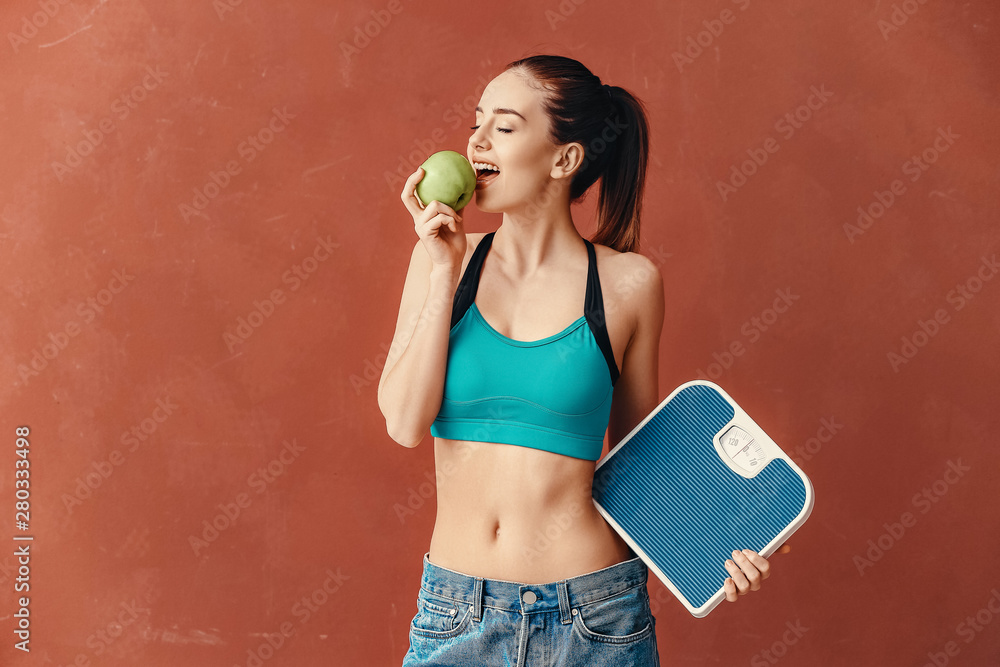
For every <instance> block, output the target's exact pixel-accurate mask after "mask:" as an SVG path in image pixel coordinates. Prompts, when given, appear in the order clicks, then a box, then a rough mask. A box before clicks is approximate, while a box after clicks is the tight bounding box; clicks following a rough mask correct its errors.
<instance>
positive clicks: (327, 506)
mask: <svg viewBox="0 0 1000 667" xmlns="http://www.w3.org/2000/svg"><path fill="white" fill-rule="evenodd" d="M46 10H47V11H48V12H49V14H46ZM907 11H909V13H907ZM726 12H728V13H726ZM998 16H1000V11H998V9H997V6H996V4H995V3H993V2H990V1H989V0H976V1H973V2H963V3H945V2H938V1H931V2H917V1H916V0H906V1H905V2H898V1H897V2H888V1H886V2H881V3H880V2H875V3H870V2H866V3H862V2H856V1H853V0H852V1H850V2H839V3H819V2H812V3H806V2H791V1H779V2H767V3H766V2H759V1H757V0H751V1H750V2H729V1H728V0H726V1H722V0H719V1H715V2H706V3H688V4H686V5H685V4H682V3H653V2H643V3H638V2H616V3H602V2H597V1H596V0H590V1H589V2H581V1H580V0H577V1H576V2H571V1H570V0H563V1H562V2H561V3H559V2H556V1H555V0H553V1H552V2H549V3H533V2H512V3H487V4H481V3H476V4H469V3H446V2H420V3H418V2H413V1H412V0H402V1H399V0H393V1H392V2H381V1H376V2H373V3H364V2H353V1H352V2H336V3H329V2H298V3H279V4H278V5H274V4H272V3H262V2H254V1H251V0H246V1H243V2H237V0H216V1H215V2H212V1H209V0H204V1H202V2H195V3H190V2H188V3H181V2H176V1H175V2H169V1H168V2H137V1H136V0H123V1H121V2H104V1H103V0H87V1H85V2H84V1H81V2H77V1H71V2H66V3H60V2H59V1H58V0H31V1H26V0H16V1H14V2H8V3H5V4H4V6H3V8H2V9H0V27H2V29H3V32H4V33H5V34H6V35H7V39H6V41H7V44H6V45H5V46H4V47H3V48H5V52H4V55H3V57H2V58H0V71H2V73H3V76H2V83H0V86H2V88H0V119H2V126H0V132H2V135H3V141H2V146H3V149H4V152H5V155H4V159H3V160H2V161H0V206H2V208H0V253H2V257H0V286H2V289H0V308H2V314H3V316H2V318H0V372H2V373H3V376H2V382H0V414H2V416H3V425H2V431H0V433H2V434H3V436H2V438H0V443H2V445H3V446H0V456H2V461H0V466H2V468H0V469H2V470H3V471H5V472H4V474H3V475H2V476H0V499H2V502H0V517H2V519H0V528H2V533H0V539H5V540H7V541H8V545H9V546H8V547H6V548H3V549H2V550H0V554H3V555H0V584H2V591H3V593H2V594H0V605H2V606H0V628H2V630H3V631H2V633H0V637H3V638H4V639H3V643H2V646H0V663H3V664H18V665H20V664H25V665H69V664H73V663H74V661H76V664H81V665H82V664H88V663H89V664H93V665H149V666H152V665H157V666H159V665H164V666H165V665H222V666H227V667H228V666H229V665H237V664H238V665H247V664H255V662H254V660H252V659H251V657H250V653H253V652H259V653H260V654H262V655H264V656H265V657H266V656H269V655H270V657H269V659H268V660H266V661H265V664H269V665H296V666H307V665H331V664H338V665H377V666H381V665H394V664H395V665H398V664H399V662H400V660H401V658H402V656H403V654H404V653H405V651H406V648H407V630H408V623H409V620H410V618H411V617H412V615H413V614H414V613H415V611H416V607H415V598H416V592H417V587H418V585H419V576H420V566H421V556H422V554H423V553H424V551H425V549H426V547H427V545H428V540H429V537H430V532H431V528H432V523H433V518H434V510H433V508H434V498H433V494H432V492H430V485H429V484H428V483H427V482H428V480H430V479H433V471H434V461H433V450H432V447H431V446H430V445H431V438H430V436H429V434H428V438H427V440H425V442H424V443H422V444H421V446H420V447H418V448H417V449H413V450H410V449H405V448H403V447H400V446H398V445H396V444H395V443H394V442H393V441H392V440H390V439H389V438H388V436H387V435H386V432H385V425H384V422H383V420H382V417H381V414H380V413H379V410H378V406H377V403H376V386H377V381H378V377H379V373H380V371H381V365H382V363H383V362H384V359H385V356H384V355H385V351H386V349H387V347H388V344H389V342H390V340H391V338H392V331H393V326H394V324H395V318H396V309H397V308H398V305H399V297H400V293H401V290H402V284H403V278H404V275H405V271H406V265H407V259H408V256H409V252H410V249H411V248H412V246H413V242H414V240H415V236H414V234H413V232H412V227H411V224H412V223H411V221H410V219H409V217H408V215H407V214H406V212H405V210H404V209H403V207H402V205H401V203H400V201H399V198H398V196H399V192H400V190H401V187H402V181H403V178H404V177H405V175H407V174H409V173H410V172H412V171H413V169H414V168H415V167H416V165H417V164H419V163H420V162H421V161H422V160H423V159H424V157H426V155H427V154H429V153H430V152H433V151H435V150H441V149H445V148H449V149H454V150H459V151H460V152H464V150H465V145H466V142H467V138H468V134H469V130H468V129H467V126H468V125H471V124H473V123H474V119H473V115H472V108H473V107H474V106H475V104H476V102H478V100H479V95H480V93H481V91H482V88H483V86H484V85H485V83H486V82H488V81H489V80H490V79H491V78H492V77H493V76H495V75H496V74H497V73H499V71H500V69H501V68H502V66H503V65H504V64H505V63H506V62H508V61H510V60H513V59H515V58H517V57H520V56H522V55H527V54H529V53H535V52H542V53H545V52H552V53H559V54H564V55H569V56H572V57H576V58H578V59H580V60H581V61H582V62H584V64H586V65H588V66H589V67H590V68H591V69H592V71H594V73H596V74H597V75H598V76H600V77H602V79H604V80H605V81H607V82H610V83H613V84H617V85H621V86H624V87H626V88H628V89H629V90H631V91H633V92H634V93H635V94H636V95H638V96H639V97H640V98H642V99H643V100H644V102H645V103H646V104H647V106H648V108H649V110H650V121H651V127H652V133H653V139H652V141H653V145H652V156H651V163H650V174H649V182H648V191H647V198H646V203H645V213H644V226H643V230H642V233H643V236H642V246H641V248H640V251H641V252H643V253H644V254H646V255H647V256H649V257H650V258H651V259H653V260H654V261H655V262H657V264H658V266H659V268H660V270H661V272H662V274H663V277H664V283H665V289H666V305H667V316H666V322H665V326H664V333H663V338H662V343H661V357H660V359H661V360H660V364H661V366H660V386H661V394H662V395H663V396H666V395H667V394H668V393H669V392H670V390H671V389H673V388H674V387H676V386H677V385H679V384H681V383H682V382H685V381H687V380H690V379H693V378H695V377H698V376H699V375H701V376H702V377H705V378H707V379H712V380H714V381H715V382H717V383H719V384H720V385H721V386H723V387H724V388H725V389H726V390H727V391H728V392H729V393H730V394H731V395H732V396H733V397H734V398H735V399H736V400H737V401H738V402H740V404H741V405H742V406H743V407H744V408H745V409H746V410H747V411H748V412H749V413H750V414H751V415H752V416H753V417H754V419H755V420H756V421H757V422H758V423H759V424H760V425H761V426H762V427H763V428H764V429H765V430H766V431H768V433H769V434H770V435H771V436H772V437H773V438H774V439H775V441H777V442H778V443H779V444H780V445H782V446H783V447H784V448H785V449H786V451H788V452H789V453H792V455H793V456H794V457H795V458H796V459H797V460H798V461H799V464H800V466H801V467H802V468H803V469H804V470H805V471H806V473H807V474H808V475H809V476H810V477H811V479H812V481H813V483H814V485H815V489H816V507H815V510H814V512H813V515H812V517H811V518H810V519H809V521H808V522H807V523H806V525H805V527H804V528H803V529H802V530H801V531H800V532H799V533H798V534H796V535H795V536H793V538H792V539H791V540H790V543H791V545H792V551H791V553H789V554H786V555H775V556H773V557H772V563H773V565H774V574H773V576H772V577H771V578H770V579H769V580H768V581H767V582H766V583H765V590H763V591H761V592H758V593H755V594H752V595H750V596H748V597H747V598H744V599H742V600H740V602H739V603H737V604H734V605H729V604H723V605H722V607H721V608H719V609H717V610H716V611H714V612H713V613H712V614H711V615H710V616H709V617H708V618H707V619H704V620H697V619H694V618H692V617H691V616H689V615H688V614H687V613H686V612H685V611H684V610H683V608H682V607H681V606H680V604H679V603H678V602H677V601H676V600H675V599H674V598H673V597H672V596H671V595H670V594H669V593H668V592H667V591H666V589H665V588H664V587H663V586H662V585H661V584H660V583H659V582H658V581H656V580H655V578H654V579H651V581H650V584H649V587H650V593H651V595H652V597H653V606H654V609H653V611H654V613H655V614H656V616H657V619H658V625H657V628H658V639H659V646H660V652H661V655H662V656H663V664H664V665H735V664H751V665H754V664H756V665H761V664H772V663H771V661H769V660H768V656H766V655H765V654H764V653H763V651H765V650H768V651H772V652H773V653H772V654H770V655H772V657H773V656H778V655H780V656H781V662H782V663H783V664H786V665H844V664H851V665H876V664H877V665H888V664H892V665H904V664H905V665H923V664H925V663H928V662H930V661H931V657H934V656H936V657H935V659H936V660H937V664H945V663H947V664H955V665H986V664H1000V619H998V618H996V614H997V611H998V610H1000V574H998V573H997V571H996V567H995V565H996V563H997V556H996V554H997V553H1000V537H998V536H1000V530H998V519H1000V510H998V509H997V503H996V489H997V472H996V471H997V469H998V467H997V466H998V462H1000V455H998V449H997V447H996V443H995V437H992V436H990V433H991V432H994V429H996V427H997V426H998V425H1000V422H998V421H997V418H996V413H995V408H996V403H997V390H998V382H997V380H998V369H1000V351H998V346H997V333H998V330H1000V308H998V304H1000V277H997V276H996V275H995V274H996V271H997V265H996V264H995V261H996V254H997V252H998V249H1000V232H998V230H997V210H996V204H997V186H998V176H1000V173H998V166H997V155H998V150H1000V137H998V132H997V121H998V114H997V111H998V90H1000V87H998V83H1000V76H998V71H997V63H998V62H1000V43H998V38H997V31H998V29H1000V25H998V21H997V18H998ZM379 17H381V22H382V23H383V24H384V25H380V23H379ZM903 19H905V22H904V20H903ZM706 21H707V22H708V24H707V25H706V23H705V22H706ZM713 21H714V23H713ZM727 21H728V22H727ZM894 21H895V24H894ZM886 26H889V27H886ZM711 28H714V31H715V33H717V34H713V33H712V32H711V30H710V29H711ZM365 30H368V31H370V33H372V34H374V36H372V37H367V38H364V37H363V35H364V31H365ZM699 40H701V42H702V44H703V46H702V47H701V48H700V52H699V48H698V47H696V46H693V44H697V43H698V41H699ZM684 52H686V53H687V56H683V57H679V56H678V54H683V53H684ZM684 57H686V58H687V60H686V61H685V60H684ZM817 91H818V92H817ZM810 104H811V105H812V106H811V108H810V106H809V105H810ZM788 116H790V117H791V119H787V120H783V119H786V118H787V117H788ZM796 119H797V120H796ZM949 133H950V134H949ZM753 155H756V156H757V157H758V160H759V161H761V162H763V163H762V164H760V165H759V166H758V167H756V168H751V167H752V165H751V163H749V162H747V161H748V160H751V159H752V156H753ZM763 157H766V161H764V160H763V159H762V158H763ZM917 159H922V160H923V161H924V164H923V166H922V167H921V166H916V163H915V160H917ZM741 166H742V167H743V168H745V169H746V171H747V172H748V173H750V172H753V173H752V175H750V176H747V177H746V178H745V182H740V181H739V180H738V179H736V177H735V176H734V175H733V173H734V169H735V170H738V169H740V168H741ZM730 179H734V180H733V181H732V182H733V184H734V185H733V187H732V188H731V189H729V190H728V191H726V192H724V193H723V192H721V191H720V183H723V182H726V181H729V180H730ZM894 184H895V185H894ZM893 188H895V190H894V189H893ZM595 199H596V191H595V192H594V193H593V196H592V198H591V201H589V202H587V203H586V204H584V205H583V206H581V207H580V208H579V209H578V210H575V219H576V221H577V224H578V227H579V229H580V231H581V233H582V234H584V235H585V236H588V237H589V236H590V235H591V234H592V233H593V231H594V228H595V226H594V220H593V215H592V212H593V205H594V201H593V200H595ZM880 200H881V201H882V202H884V210H880ZM890 202H891V203H890ZM859 207H860V208H862V209H866V210H868V211H871V212H872V215H873V217H872V218H871V219H870V220H864V219H863V220H862V221H861V222H859V221H858V218H859V212H858V211H859ZM498 224H499V218H498V217H497V216H494V215H486V214H483V213H481V212H478V211H476V210H474V206H473V207H470V209H469V211H468V212H467V214H466V228H467V230H468V231H473V232H474V231H488V230H491V229H495V228H496V226H497V225H498ZM852 225H853V226H855V228H854V229H853V230H852V228H851V226H852ZM782 290H784V291H787V292H788V293H790V294H793V295H795V298H794V299H793V300H792V301H791V303H792V305H791V306H790V307H788V308H787V311H786V312H784V313H781V314H779V315H777V316H776V317H772V316H773V315H774V313H769V312H768V308H770V307H771V306H772V305H773V304H774V300H775V298H776V292H777V291H782ZM963 291H964V292H965V294H964V295H963V293H962V292H963ZM754 317H758V318H763V319H762V320H760V321H761V325H760V326H758V325H757V324H755V323H754V321H753V319H752V318H754ZM936 318H937V324H934V323H932V321H933V320H935V319H936ZM907 341H908V342H907ZM735 342H738V343H740V344H742V347H741V348H738V349H741V350H742V353H741V354H739V355H737V356H733V357H731V358H729V359H727V358H726V354H725V353H726V351H727V350H728V349H730V346H731V345H733V344H734V343H735ZM909 346H912V348H911V347H909ZM892 355H899V357H898V359H896V360H895V362H894V361H893V359H894V358H893V356H892ZM713 363H715V364H717V365H716V366H712V365H711V364H713ZM22 425H27V426H28V427H30V437H29V440H30V443H31V444H30V456H29V461H30V483H31V486H30V494H31V495H30V503H31V505H30V511H31V516H30V525H29V530H28V531H27V532H22V531H19V530H18V529H17V528H16V527H15V526H14V525H13V521H14V502H15V496H14V494H15V488H14V479H15V477H14V472H13V471H14V470H15V465H16V460H17V459H16V458H15V456H16V454H15V450H16V435H15V427H17V426H22ZM831 425H832V426H831ZM824 427H825V428H824ZM831 429H832V430H831ZM612 444H614V443H612ZM950 469H951V470H952V471H954V470H956V469H962V474H961V475H958V474H957V473H955V472H949V470H950ZM268 471H270V472H268ZM921 494H926V495H921ZM408 503H409V504H411V505H412V506H413V507H414V508H415V509H414V510H413V511H412V512H403V511H401V508H403V507H405V506H406V505H407V504H408ZM237 512H238V517H236V519H235V521H233V520H231V519H230V518H228V517H227V516H226V514H227V513H228V514H229V515H231V516H236V514H237ZM907 512H909V513H910V514H909V518H906V517H905V516H904V513H907ZM904 519H905V520H906V521H907V523H908V524H909V525H908V526H903V524H902V523H901V522H902V521H903V520H904ZM213 523H214V524H215V526H216V528H215V529H214V532H213V528H211V527H210V526H211V524H213ZM894 524H899V526H895V525H894ZM893 533H895V534H893ZM900 533H902V534H900ZM25 534H31V535H33V536H34V538H35V540H34V542H33V543H31V554H32V556H31V561H30V584H31V590H30V597H31V602H30V606H29V608H30V613H31V616H30V618H31V626H30V628H31V633H32V634H31V643H30V647H31V649H32V650H31V653H30V654H29V655H24V654H22V653H21V652H19V651H15V650H14V649H13V643H14V635H13V633H12V630H13V627H14V623H15V620H16V619H15V618H14V617H13V614H14V613H15V612H16V611H17V607H16V604H15V594H14V584H15V579H16V578H17V576H18V575H17V571H16V565H17V564H16V562H15V561H16V559H15V557H14V556H13V555H12V551H13V549H14V548H15V547H16V546H17V544H18V543H15V542H14V541H13V540H12V539H11V538H12V537H13V536H14V535H25ZM199 540H201V542H199ZM873 546H874V547H879V546H880V548H881V553H877V552H876V551H875V549H873ZM866 558H870V559H871V562H870V564H867V565H866V564H864V563H862V562H861V560H859V559H866ZM876 558H877V560H876ZM324 586H325V587H326V590H329V591H332V592H330V593H327V592H326V590H324ZM303 598H305V599H306V600H307V601H308V600H309V599H310V598H312V600H313V601H312V602H309V604H310V605H311V608H310V607H309V606H306V604H305V603H303V602H302V600H303ZM991 600H992V602H990V601H991ZM988 603H990V604H992V610H991V607H990V606H988ZM969 617H971V620H969ZM976 618H978V619H979V620H978V621H976V620H975V619H976ZM119 623H120V624H121V625H119ZM974 624H980V625H974ZM793 626H795V627H799V628H800V634H801V636H799V637H796V636H794V635H793V634H789V633H788V632H787V630H788V628H789V627H793ZM801 628H806V630H804V633H803V631H802V630H801ZM974 628H979V629H978V630H976V629H974ZM282 629H286V630H288V631H289V633H290V634H291V636H290V637H288V638H285V639H283V640H282V641H281V642H280V647H279V648H277V649H275V650H274V651H272V652H270V653H269V651H268V649H267V648H266V644H265V642H266V638H267V635H268V634H269V633H276V632H280V631H281V630H282ZM788 639H794V643H792V642H791V641H786V640H788ZM262 645H264V646H265V648H264V649H260V647H261V646H262ZM949 651H950V652H951V655H949V654H948V652H949ZM942 661H943V662H942Z"/></svg>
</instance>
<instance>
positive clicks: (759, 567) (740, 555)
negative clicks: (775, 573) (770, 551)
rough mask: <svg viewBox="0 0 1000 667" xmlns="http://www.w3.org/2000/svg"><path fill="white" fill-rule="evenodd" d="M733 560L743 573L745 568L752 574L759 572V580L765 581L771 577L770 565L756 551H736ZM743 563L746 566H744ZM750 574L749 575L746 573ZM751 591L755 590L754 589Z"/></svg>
mask: <svg viewBox="0 0 1000 667" xmlns="http://www.w3.org/2000/svg"><path fill="white" fill-rule="evenodd" d="M734 560H735V561H736V563H737V564H738V565H739V566H740V568H741V569H743V571H744V572H745V571H746V570H747V566H748V567H750V568H751V569H752V570H753V572H754V573H756V572H759V573H760V578H761V580H764V579H767V578H768V577H769V576H771V564H770V563H768V562H767V559H766V558H764V557H763V556H761V555H760V554H759V553H757V552H756V551H750V550H749V549H744V550H743V551H737V552H736V555H735V556H734ZM744 562H745V563H746V566H744ZM747 574H751V573H749V572H748V573H747ZM753 590H757V589H756V588H755V589H753Z"/></svg>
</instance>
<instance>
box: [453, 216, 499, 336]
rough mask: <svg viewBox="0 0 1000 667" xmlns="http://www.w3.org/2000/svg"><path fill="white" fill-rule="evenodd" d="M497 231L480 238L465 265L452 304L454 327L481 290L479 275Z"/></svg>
mask: <svg viewBox="0 0 1000 667" xmlns="http://www.w3.org/2000/svg"><path fill="white" fill-rule="evenodd" d="M495 233H496V232H495V231H493V232H490V233H489V234H486V235H485V236H483V238H481V239H480V240H479V245H477V246H476V249H475V250H474V251H473V253H472V257H471V258H470V259H469V264H468V266H466V267H465V273H464V274H463V275H462V279H461V280H460V281H459V282H458V287H457V288H456V289H455V300H454V302H453V303H452V306H451V328H452V329H454V328H455V325H456V324H458V321H459V320H460V319H462V317H464V316H465V311H467V310H468V309H469V307H470V306H472V304H473V303H474V302H475V300H476V292H478V291H479V275H480V274H481V273H482V270H483V262H485V261H486V253H488V252H489V250H490V244H491V243H493V235H494V234H495Z"/></svg>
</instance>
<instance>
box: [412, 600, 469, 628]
mask: <svg viewBox="0 0 1000 667" xmlns="http://www.w3.org/2000/svg"><path fill="white" fill-rule="evenodd" d="M470 618H472V605H470V604H468V603H466V602H459V601H458V600H453V599H451V598H449V597H446V596H444V595H438V594H437V593H430V592H428V591H427V590H426V589H424V588H421V589H420V593H419V594H418V595H417V615H416V616H414V617H413V620H411V621H410V632H412V633H413V634H415V635H418V636H420V637H425V638H441V639H445V638H448V637H454V636H456V635H458V634H459V633H461V632H462V630H464V629H465V626H466V625H467V624H468V622H469V619H470Z"/></svg>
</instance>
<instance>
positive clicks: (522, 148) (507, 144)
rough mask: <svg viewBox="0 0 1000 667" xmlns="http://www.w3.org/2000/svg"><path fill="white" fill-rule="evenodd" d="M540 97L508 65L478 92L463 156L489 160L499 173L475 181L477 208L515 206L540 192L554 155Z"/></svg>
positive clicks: (490, 209)
mask: <svg viewBox="0 0 1000 667" xmlns="http://www.w3.org/2000/svg"><path fill="white" fill-rule="evenodd" d="M542 99H543V98H542V92H541V91H539V90H536V89H535V88H532V87H530V86H529V85H528V84H527V83H526V81H525V79H524V78H523V77H522V76H521V75H518V74H515V73H514V72H512V71H510V70H508V71H506V72H504V73H502V74H501V75H500V76H498V77H496V78H495V79H493V80H492V81H491V82H490V83H489V85H488V86H486V89H485V90H484V91H483V95H482V97H481V98H480V100H479V106H478V107H477V108H476V120H475V125H476V127H475V128H474V129H473V133H472V136H471V137H469V146H468V156H467V157H468V158H469V161H470V162H473V163H475V162H489V163H491V164H494V165H496V166H497V167H499V168H500V173H499V175H498V176H496V177H495V178H493V180H492V181H490V182H489V183H488V184H485V185H484V184H482V183H478V184H477V185H476V205H477V206H478V207H479V208H480V210H483V211H487V212H490V213H499V212H513V211H517V210H519V209H521V208H523V207H525V206H527V205H529V204H531V203H532V202H538V201H539V200H540V199H541V196H542V195H543V194H544V193H545V187H546V185H547V184H548V183H549V181H550V173H551V170H552V166H553V164H554V162H555V160H556V159H557V155H556V146H555V145H554V144H553V143H552V142H551V140H550V139H549V120H548V117H547V116H546V114H545V111H544V109H543V108H542ZM482 173H484V172H482V171H478V170H477V174H482ZM487 173H488V172H487Z"/></svg>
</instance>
